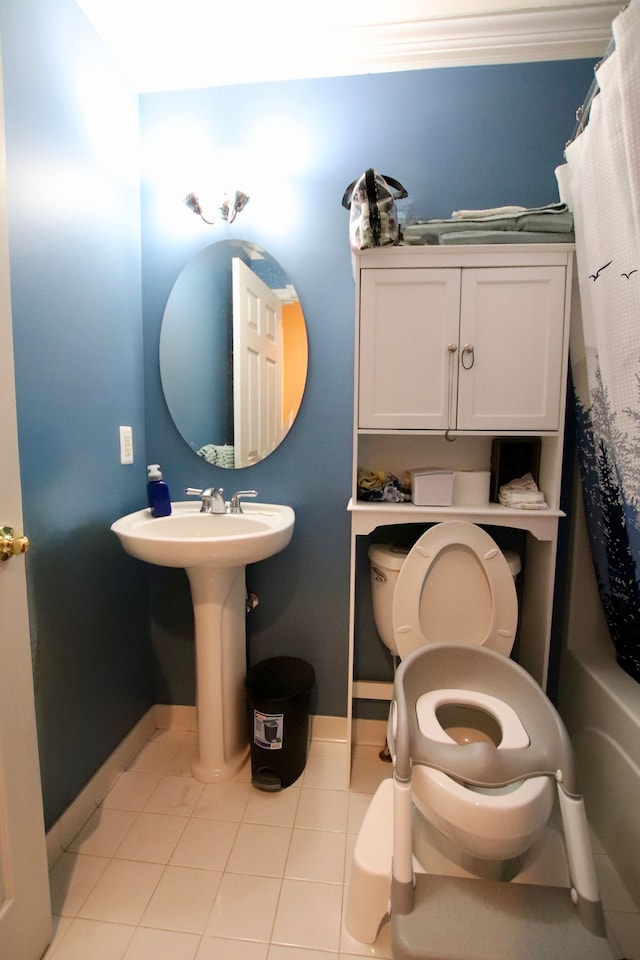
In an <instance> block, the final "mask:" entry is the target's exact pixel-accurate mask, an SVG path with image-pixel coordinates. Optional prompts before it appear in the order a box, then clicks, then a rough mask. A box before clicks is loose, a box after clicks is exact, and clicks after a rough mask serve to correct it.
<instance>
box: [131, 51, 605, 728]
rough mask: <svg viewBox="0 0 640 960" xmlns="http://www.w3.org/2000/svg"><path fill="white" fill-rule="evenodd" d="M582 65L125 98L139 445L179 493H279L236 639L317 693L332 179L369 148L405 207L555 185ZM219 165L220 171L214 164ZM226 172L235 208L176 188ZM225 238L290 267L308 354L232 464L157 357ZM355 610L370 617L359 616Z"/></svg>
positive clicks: (335, 187) (338, 435)
mask: <svg viewBox="0 0 640 960" xmlns="http://www.w3.org/2000/svg"><path fill="white" fill-rule="evenodd" d="M592 76H593V64H592V62H591V61H589V62H587V61H570V62H557V63H534V64H518V65H505V66H483V67H468V68H459V69H440V70H427V71H416V72H407V73H396V74H385V75H377V76H361V77H350V78H337V79H323V80H309V81H303V82H290V83H271V84H260V85H247V86H240V87H233V88H222V89H215V90H197V91H188V92H177V93H166V94H152V95H145V96H143V97H142V98H141V131H142V143H143V173H142V251H143V274H142V289H143V308H144V323H145V371H146V376H145V382H146V409H147V439H148V454H149V456H150V458H151V459H153V460H155V459H158V460H160V461H161V462H162V464H163V467H164V470H165V476H166V477H167V479H168V481H169V484H170V486H171V488H172V490H173V496H174V498H176V499H178V498H179V497H180V496H181V493H180V491H181V490H182V489H183V488H184V487H185V486H187V485H190V486H209V485H211V484H212V483H213V484H216V485H222V486H224V487H225V489H226V490H227V491H228V492H229V493H232V492H233V491H234V490H236V489H240V488H243V487H247V486H250V487H256V488H257V489H258V490H259V492H260V497H261V499H263V500H265V501H269V500H274V501H281V502H285V503H289V504H291V505H292V506H293V507H294V508H295V511H296V529H295V533H294V538H293V541H292V543H291V545H290V546H289V547H288V548H287V550H286V551H285V552H284V553H282V554H280V555H279V556H277V557H275V558H272V559H270V560H268V561H267V562H265V563H262V564H257V565H255V566H254V567H250V568H249V569H248V586H249V589H251V590H254V591H255V592H256V593H257V594H258V596H259V597H260V605H259V606H258V608H257V609H256V610H255V611H254V612H253V613H252V614H251V615H250V617H249V618H248V632H249V657H250V662H251V663H254V662H256V661H257V660H261V659H263V658H264V657H267V656H272V655H276V654H280V653H284V654H292V655H298V656H302V657H303V658H305V659H307V660H309V661H310V662H311V663H312V664H313V666H314V668H315V671H316V676H317V679H318V682H317V686H316V689H315V691H314V700H313V702H312V710H313V711H314V712H317V713H321V714H329V715H338V716H340V715H344V713H345V710H346V687H347V643H348V584H349V518H348V514H347V511H346V504H347V500H348V497H349V492H350V470H351V421H352V403H353V392H352V382H353V324H354V320H353V299H354V286H353V279H352V273H351V260H350V253H349V247H348V242H347V222H348V215H347V213H346V211H345V210H344V209H343V208H342V207H341V205H340V200H341V198H342V194H343V192H344V189H345V187H346V185H347V184H348V183H350V182H351V181H352V180H353V179H354V178H355V177H356V176H358V175H359V174H360V173H361V172H362V171H363V170H364V169H365V168H366V167H367V166H375V167H376V168H377V169H379V170H381V171H383V172H385V173H388V174H389V175H391V176H394V177H396V178H397V179H399V180H400V181H401V182H402V183H403V184H404V185H405V186H406V187H407V189H408V190H409V194H410V199H411V204H410V205H411V209H412V211H413V214H414V215H415V216H417V217H447V216H450V214H451V212H452V211H453V210H455V209H460V208H478V207H487V206H498V205H502V204H511V203H517V204H522V205H525V206H533V205H539V204H544V203H549V202H552V201H554V200H557V187H556V182H555V176H554V168H555V167H556V166H557V165H558V164H559V163H561V162H562V160H563V148H564V144H565V142H566V140H567V139H568V138H569V137H570V136H571V134H572V132H573V123H574V121H573V118H574V114H575V109H576V107H577V106H578V105H579V104H580V103H581V102H582V99H583V97H584V94H585V92H586V90H587V89H588V87H589V84H590V82H591V79H592ZM194 158H196V159H197V164H194ZM234 173H235V182H234V181H231V183H230V182H229V179H226V180H225V179H224V178H225V177H227V178H229V177H231V176H232V175H233V174H234ZM189 176H191V177H192V179H189ZM198 178H200V179H198ZM216 178H219V179H218V181H217V180H216ZM194 181H197V182H194ZM226 184H229V185H235V186H238V187H240V188H241V189H243V190H246V191H247V192H248V193H250V194H251V202H250V203H249V205H248V206H247V207H246V209H245V210H244V211H243V212H242V213H241V214H240V215H239V216H238V218H237V220H236V221H235V223H234V224H233V225H232V226H230V225H228V224H219V225H216V226H214V227H207V226H204V225H203V224H202V223H201V221H200V220H199V219H198V218H196V217H195V216H194V215H193V213H192V212H190V211H189V210H188V209H187V208H186V207H184V206H183V205H182V197H183V196H184V195H185V194H186V193H187V192H189V191H190V190H194V191H195V192H196V193H197V194H198V195H199V196H201V199H203V198H204V192H205V191H206V190H209V191H211V208H212V209H213V206H214V203H213V201H214V200H215V198H216V187H217V188H218V193H220V192H221V189H222V187H223V186H225V185H226ZM203 205H204V206H206V204H205V203H204V199H203ZM226 237H244V238H245V239H248V240H253V241H255V242H257V243H259V244H262V245H263V246H264V247H266V248H267V249H268V250H269V251H270V252H271V253H272V254H273V255H274V256H275V257H276V259H277V260H279V262H280V263H281V265H282V266H283V267H284V269H285V270H286V272H287V273H288V274H289V276H290V278H291V280H292V282H293V283H294V284H295V286H296V289H297V291H298V294H299V296H300V300H301V303H302V307H303V310H304V312H305V317H306V321H307V327H308V334H309V357H310V363H309V377H308V382H307V389H306V393H305V397H304V400H303V403H302V408H301V411H300V414H299V416H298V419H297V420H296V423H295V425H294V427H293V429H292V430H291V432H290V433H289V435H288V436H287V437H286V439H285V441H284V443H283V444H282V445H281V446H280V447H279V448H278V450H277V451H276V452H275V453H273V454H272V455H271V456H270V457H269V458H268V459H267V460H265V461H264V462H263V463H261V464H258V465H256V466H254V467H251V468H250V469H245V470H240V471H235V472H233V473H230V472H229V471H224V470H221V469H220V468H217V467H214V466H210V465H208V464H206V463H204V462H202V461H201V460H200V459H199V458H198V457H197V456H196V455H195V454H194V453H193V452H192V451H190V450H189V449H188V447H187V445H186V444H185V443H183V441H181V440H180V438H179V437H178V435H177V433H176V431H175V429H174V427H173V425H172V423H171V420H170V417H169V414H168V412H167V409H166V406H165V403H164V399H163V396H162V391H161V388H160V381H159V373H158V360H157V356H158V340H159V331H160V324H161V320H162V311H163V308H164V304H165V302H166V300H167V297H168V296H169V293H170V291H171V287H172V285H173V283H174V281H175V279H176V277H177V276H178V274H179V273H180V270H181V269H182V267H183V266H184V264H185V263H187V262H188V261H189V259H190V258H191V257H192V256H194V254H196V253H197V252H198V251H199V250H201V249H202V248H203V247H204V246H205V245H207V244H209V243H212V242H215V241H217V240H220V239H223V238H226ZM152 581H153V582H154V587H153V590H152V603H151V615H152V644H153V649H154V662H155V668H156V681H155V682H156V693H157V694H159V698H160V699H161V700H169V701H172V702H176V703H186V702H188V703H193V702H194V700H193V696H194V694H193V669H194V668H193V648H192V626H191V621H190V619H189V616H188V609H189V607H188V592H187V589H188V588H187V585H186V578H185V577H184V576H183V575H182V574H180V573H173V572H171V571H157V572H154V573H153V574H152ZM178 607H179V608H180V610H181V611H182V613H181V614H178V612H177V611H178ZM365 619H366V618H365ZM367 623H368V628H369V633H371V632H372V630H373V626H372V623H371V621H370V617H369V618H368V620H367ZM369 657H370V662H369V663H368V665H367V671H368V674H367V675H368V676H369V678H372V677H373V676H374V675H380V676H381V675H382V674H383V673H384V671H385V669H386V670H388V669H389V667H388V658H387V655H386V651H385V650H384V648H382V645H381V644H380V642H379V641H378V640H377V638H376V637H375V636H373V637H372V638H371V650H370V652H369ZM376 658H377V660H376Z"/></svg>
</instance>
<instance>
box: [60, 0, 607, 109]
mask: <svg viewBox="0 0 640 960" xmlns="http://www.w3.org/2000/svg"><path fill="white" fill-rule="evenodd" d="M77 2H78V4H79V5H80V6H81V7H82V9H83V10H84V11H85V12H86V14H87V16H88V17H89V19H90V20H91V21H92V22H93V23H94V25H95V27H96V29H97V31H98V32H99V33H100V35H101V36H102V37H103V39H104V42H105V43H106V44H107V46H108V47H110V49H111V50H112V53H113V54H114V56H115V57H116V59H117V60H119V61H120V64H121V66H122V68H123V69H124V72H125V74H126V75H127V76H128V77H129V79H130V81H131V82H132V84H133V86H134V89H136V90H138V91H140V92H151V91H159V90H179V89H187V88H194V87H211V86H226V85H230V84H243V83H260V82H264V81H271V80H294V79H310V78H314V77H315V78H319V77H339V76H353V75H356V74H367V73H385V72H392V71H401V70H424V69H429V68H433V67H459V66H472V65H481V64H492V63H518V62H527V61H534V60H538V61H540V60H564V59H576V58H581V57H585V58H591V57H593V58H599V57H601V56H602V55H603V54H604V53H605V51H606V50H607V47H608V46H609V43H610V39H611V22H612V20H613V19H614V18H615V17H616V16H617V14H618V13H619V12H620V10H621V9H623V3H622V2H618V0H600V2H594V3H590V2H586V3H581V2H580V0H536V2H535V3H531V4H527V3H525V0H495V3H494V12H487V7H488V6H489V7H490V6H491V2H490V0H489V2H485V3H482V2H478V7H476V5H475V0H474V2H472V0H468V2H466V0H465V2H463V0H458V2H457V4H454V5H453V6H451V4H448V3H447V4H445V3H444V2H440V0H438V2H437V3H436V2H435V0H434V2H431V3H429V4H426V3H425V4H423V5H422V6H420V4H418V5H416V4H415V3H414V4H409V3H407V4H406V5H405V6H404V7H403V6H402V5H399V6H398V7H397V8H396V14H395V19H394V18H393V16H390V19H389V20H388V21H385V20H384V19H383V17H384V14H382V15H380V14H379V13H378V11H379V10H380V9H381V7H380V5H378V7H377V8H375V4H373V5H372V8H371V9H372V15H371V17H370V18H369V20H368V21H365V22H362V23H360V24H356V23H355V22H354V20H355V18H354V17H352V19H351V20H349V18H348V16H347V13H348V9H349V8H348V3H347V0H345V3H346V6H345V12H344V15H343V17H342V19H341V20H340V19H336V18H337V17H339V12H336V8H335V7H334V6H333V5H330V6H328V7H327V10H326V15H324V17H323V19H322V20H321V22H320V23H318V22H317V18H314V20H313V25H312V26H310V25H309V23H308V22H307V21H306V19H305V15H304V11H303V10H302V9H301V8H300V7H298V6H296V7H294V8H292V10H293V11H294V13H293V14H292V15H291V16H289V17H284V18H276V17H273V18H271V20H269V19H267V20H265V21H264V23H263V22H261V21H256V35H255V36H254V35H253V34H252V33H251V31H249V32H248V33H247V35H246V36H245V37H244V38H243V40H242V41H241V42H239V43H238V44H230V45H227V46H221V47H218V48H217V50H216V54H215V56H212V55H211V36H212V35H213V36H215V17H214V13H213V11H212V10H211V8H210V7H207V8H206V9H207V10H208V15H209V17H212V18H213V21H212V23H209V24H208V23H207V22H206V21H203V22H202V23H201V24H200V29H198V30H197V31H195V32H194V31H193V30H177V29H176V24H175V23H172V22H167V20H166V18H163V14H162V8H161V7H158V8H157V10H156V12H154V14H153V15H152V16H151V17H149V16H146V17H142V16H141V12H143V11H144V9H145V7H144V4H145V3H147V2H148V0H128V2H127V4H125V6H126V8H127V20H126V25H124V24H123V23H122V20H121V14H119V13H118V11H120V7H119V6H118V4H117V3H116V4H115V5H114V3H113V2H111V3H109V4H108V6H107V7H105V6H103V0H77ZM194 2H195V0H194ZM509 3H511V9H506V10H505V9H503V8H504V7H505V6H509ZM130 4H132V6H131V9H129V6H130ZM446 6H448V7H449V10H454V11H456V15H455V16H454V15H449V16H446V17H442V16H438V15H437V13H434V10H438V9H442V8H443V7H446ZM482 7H484V9H482ZM374 8H375V10H374ZM478 8H480V10H479V12H476V11H477V10H478ZM186 9H187V8H185V16H186ZM242 9H243V7H242V5H240V6H239V7H238V10H239V11H240V10H242ZM262 9H264V8H262ZM403 9H404V10H405V11H407V13H406V14H404V19H400V17H401V16H403ZM416 10H418V11H419V12H418V13H415V11H416ZM461 10H463V11H471V13H468V14H467V13H463V14H460V11H461ZM136 11H138V14H139V15H138V16H136ZM332 13H333V17H332V15H331V14H332ZM263 15H265V16H266V14H264V13H263ZM376 15H377V17H378V19H377V20H376V19H374V17H375V16H376ZM248 23H249V24H250V23H251V17H249V20H248ZM141 33H143V34H144V37H143V38H141V37H140V36H138V35H139V34H141ZM311 34H312V36H311Z"/></svg>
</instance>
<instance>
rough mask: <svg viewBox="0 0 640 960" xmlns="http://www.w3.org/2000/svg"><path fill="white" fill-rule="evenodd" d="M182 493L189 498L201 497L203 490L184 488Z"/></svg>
mask: <svg viewBox="0 0 640 960" xmlns="http://www.w3.org/2000/svg"><path fill="white" fill-rule="evenodd" d="M184 492H185V493H186V494H188V495H189V496H190V497H201V496H202V494H203V493H204V490H201V489H200V488H199V487H185V488H184Z"/></svg>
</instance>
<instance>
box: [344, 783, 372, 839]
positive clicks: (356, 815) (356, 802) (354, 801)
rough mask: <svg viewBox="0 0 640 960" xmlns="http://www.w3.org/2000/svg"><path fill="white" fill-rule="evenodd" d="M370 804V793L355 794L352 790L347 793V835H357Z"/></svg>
mask: <svg viewBox="0 0 640 960" xmlns="http://www.w3.org/2000/svg"><path fill="white" fill-rule="evenodd" d="M370 803H371V794H370V793H357V792H356V791H354V790H351V791H350V792H349V819H348V823H347V830H348V832H349V833H358V831H359V830H360V826H361V824H362V821H363V819H364V815H365V813H366V812H367V810H368V809H369V804H370Z"/></svg>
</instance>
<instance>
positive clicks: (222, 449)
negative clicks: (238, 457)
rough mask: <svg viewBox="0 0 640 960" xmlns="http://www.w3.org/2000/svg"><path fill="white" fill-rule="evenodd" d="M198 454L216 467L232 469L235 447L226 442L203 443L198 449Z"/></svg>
mask: <svg viewBox="0 0 640 960" xmlns="http://www.w3.org/2000/svg"><path fill="white" fill-rule="evenodd" d="M198 456H199V457H203V458H204V459H205V460H206V461H207V463H213V464H215V465H216V466H218V467H227V468H229V469H232V468H233V467H234V466H235V447H233V446H231V445H229V444H227V443H205V445H204V447H200V449H199V450H198Z"/></svg>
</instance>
